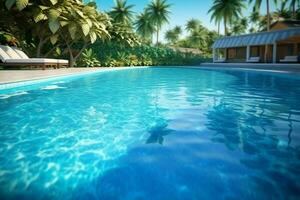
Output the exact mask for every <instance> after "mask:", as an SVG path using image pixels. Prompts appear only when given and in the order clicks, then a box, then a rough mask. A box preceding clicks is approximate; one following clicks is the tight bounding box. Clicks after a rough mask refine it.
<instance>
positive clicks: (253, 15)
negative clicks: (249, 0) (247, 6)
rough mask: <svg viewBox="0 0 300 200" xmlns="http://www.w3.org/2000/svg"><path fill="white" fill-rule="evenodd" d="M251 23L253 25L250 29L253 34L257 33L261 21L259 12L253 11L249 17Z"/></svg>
mask: <svg viewBox="0 0 300 200" xmlns="http://www.w3.org/2000/svg"><path fill="white" fill-rule="evenodd" d="M249 21H250V22H251V24H252V27H251V28H250V29H249V30H250V32H251V33H253V32H256V30H257V24H258V23H259V21H260V15H259V12H255V11H253V12H252V13H251V14H250V16H249Z"/></svg>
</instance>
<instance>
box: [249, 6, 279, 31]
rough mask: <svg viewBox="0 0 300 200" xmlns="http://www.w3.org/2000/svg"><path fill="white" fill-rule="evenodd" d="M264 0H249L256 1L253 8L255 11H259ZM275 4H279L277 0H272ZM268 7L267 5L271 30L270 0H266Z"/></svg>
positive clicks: (268, 22) (268, 23)
mask: <svg viewBox="0 0 300 200" xmlns="http://www.w3.org/2000/svg"><path fill="white" fill-rule="evenodd" d="M262 1H263V0H249V2H250V3H252V2H254V8H253V10H254V11H255V12H259V11H260V8H261V5H262ZM272 1H273V2H274V3H275V4H277V0H272ZM266 7H267V31H270V25H271V14H270V0H266Z"/></svg>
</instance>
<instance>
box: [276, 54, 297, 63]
mask: <svg viewBox="0 0 300 200" xmlns="http://www.w3.org/2000/svg"><path fill="white" fill-rule="evenodd" d="M280 62H286V63H290V62H298V56H285V57H284V59H281V60H280Z"/></svg>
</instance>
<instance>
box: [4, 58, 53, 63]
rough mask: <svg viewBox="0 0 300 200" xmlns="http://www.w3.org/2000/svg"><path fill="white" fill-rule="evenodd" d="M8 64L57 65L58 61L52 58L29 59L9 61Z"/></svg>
mask: <svg viewBox="0 0 300 200" xmlns="http://www.w3.org/2000/svg"><path fill="white" fill-rule="evenodd" d="M5 62H6V63H16V64H17V63H24V64H30V63H32V64H57V63H58V60H57V59H50V58H29V59H7V60H5Z"/></svg>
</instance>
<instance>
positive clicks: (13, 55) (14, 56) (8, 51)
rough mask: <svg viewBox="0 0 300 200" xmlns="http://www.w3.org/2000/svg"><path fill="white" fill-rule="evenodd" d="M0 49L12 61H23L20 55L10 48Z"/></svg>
mask: <svg viewBox="0 0 300 200" xmlns="http://www.w3.org/2000/svg"><path fill="white" fill-rule="evenodd" d="M0 48H1V49H2V50H3V51H5V53H6V54H7V55H8V56H9V57H10V58H11V59H21V57H20V56H19V54H17V52H15V51H14V50H13V49H12V48H10V47H9V46H4V45H0Z"/></svg>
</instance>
